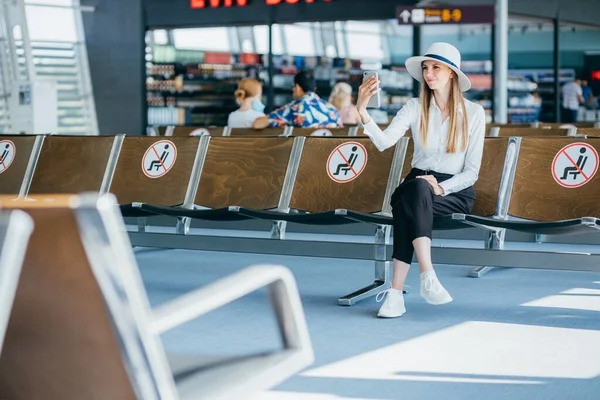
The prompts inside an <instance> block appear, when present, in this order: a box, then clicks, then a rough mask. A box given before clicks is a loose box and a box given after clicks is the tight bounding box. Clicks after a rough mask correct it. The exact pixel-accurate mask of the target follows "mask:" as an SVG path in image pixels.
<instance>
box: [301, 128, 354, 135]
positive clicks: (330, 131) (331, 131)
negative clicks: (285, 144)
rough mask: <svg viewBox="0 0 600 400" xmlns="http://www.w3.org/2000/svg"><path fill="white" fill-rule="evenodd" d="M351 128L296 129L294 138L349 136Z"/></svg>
mask: <svg viewBox="0 0 600 400" xmlns="http://www.w3.org/2000/svg"><path fill="white" fill-rule="evenodd" d="M350 128H351V127H347V128H294V130H293V131H292V136H348V135H349V133H350Z"/></svg>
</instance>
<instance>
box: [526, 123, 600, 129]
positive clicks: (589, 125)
mask: <svg viewBox="0 0 600 400" xmlns="http://www.w3.org/2000/svg"><path fill="white" fill-rule="evenodd" d="M594 124H595V122H573V123H564V122H562V123H548V122H540V123H539V124H538V127H539V128H544V129H548V128H560V127H561V126H565V125H573V126H575V127H577V128H593V127H594Z"/></svg>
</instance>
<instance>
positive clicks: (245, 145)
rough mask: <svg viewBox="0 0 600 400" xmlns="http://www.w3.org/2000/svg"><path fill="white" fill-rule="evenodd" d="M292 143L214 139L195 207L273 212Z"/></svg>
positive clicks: (284, 141)
mask: <svg viewBox="0 0 600 400" xmlns="http://www.w3.org/2000/svg"><path fill="white" fill-rule="evenodd" d="M293 141H294V139H292V138H277V137H268V138H267V137H265V138H256V137H254V138H251V137H236V138H230V137H216V138H215V137H213V138H211V139H210V143H209V145H208V152H207V154H206V159H205V161H204V166H203V168H202V173H201V175H200V183H199V185H198V190H197V193H196V199H195V201H194V203H195V204H197V205H200V206H205V207H210V208H221V207H228V206H240V207H247V208H254V209H262V210H264V209H270V208H276V207H277V206H278V204H279V198H280V197H281V191H282V188H283V182H284V180H285V174H286V171H287V167H288V163H289V159H290V153H291V150H292V145H293Z"/></svg>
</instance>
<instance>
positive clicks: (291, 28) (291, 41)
mask: <svg viewBox="0 0 600 400" xmlns="http://www.w3.org/2000/svg"><path fill="white" fill-rule="evenodd" d="M284 29H285V41H286V48H287V52H288V54H290V55H294V56H314V55H316V54H317V53H316V49H315V42H314V38H313V34H312V29H311V28H310V27H307V26H306V25H304V26H302V25H299V24H295V25H284Z"/></svg>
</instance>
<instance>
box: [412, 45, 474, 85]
mask: <svg viewBox="0 0 600 400" xmlns="http://www.w3.org/2000/svg"><path fill="white" fill-rule="evenodd" d="M427 60H431V61H438V62H440V63H442V64H444V65H447V66H448V67H449V68H450V69H451V70H452V71H454V72H455V73H456V76H457V77H458V87H459V88H460V91H461V92H466V91H467V90H469V89H470V88H471V82H470V81H469V78H467V76H466V75H465V74H464V73H463V72H462V71H461V70H460V52H459V51H458V49H457V48H456V47H454V46H452V45H451V44H450V43H444V42H438V43H434V44H432V45H431V46H430V47H429V49H427V52H426V53H425V55H423V56H419V57H410V58H409V59H408V60H406V63H405V65H406V69H407V70H408V73H409V74H410V75H411V76H412V77H413V78H415V79H416V80H418V81H419V82H421V83H424V82H423V69H422V68H423V61H427Z"/></svg>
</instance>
